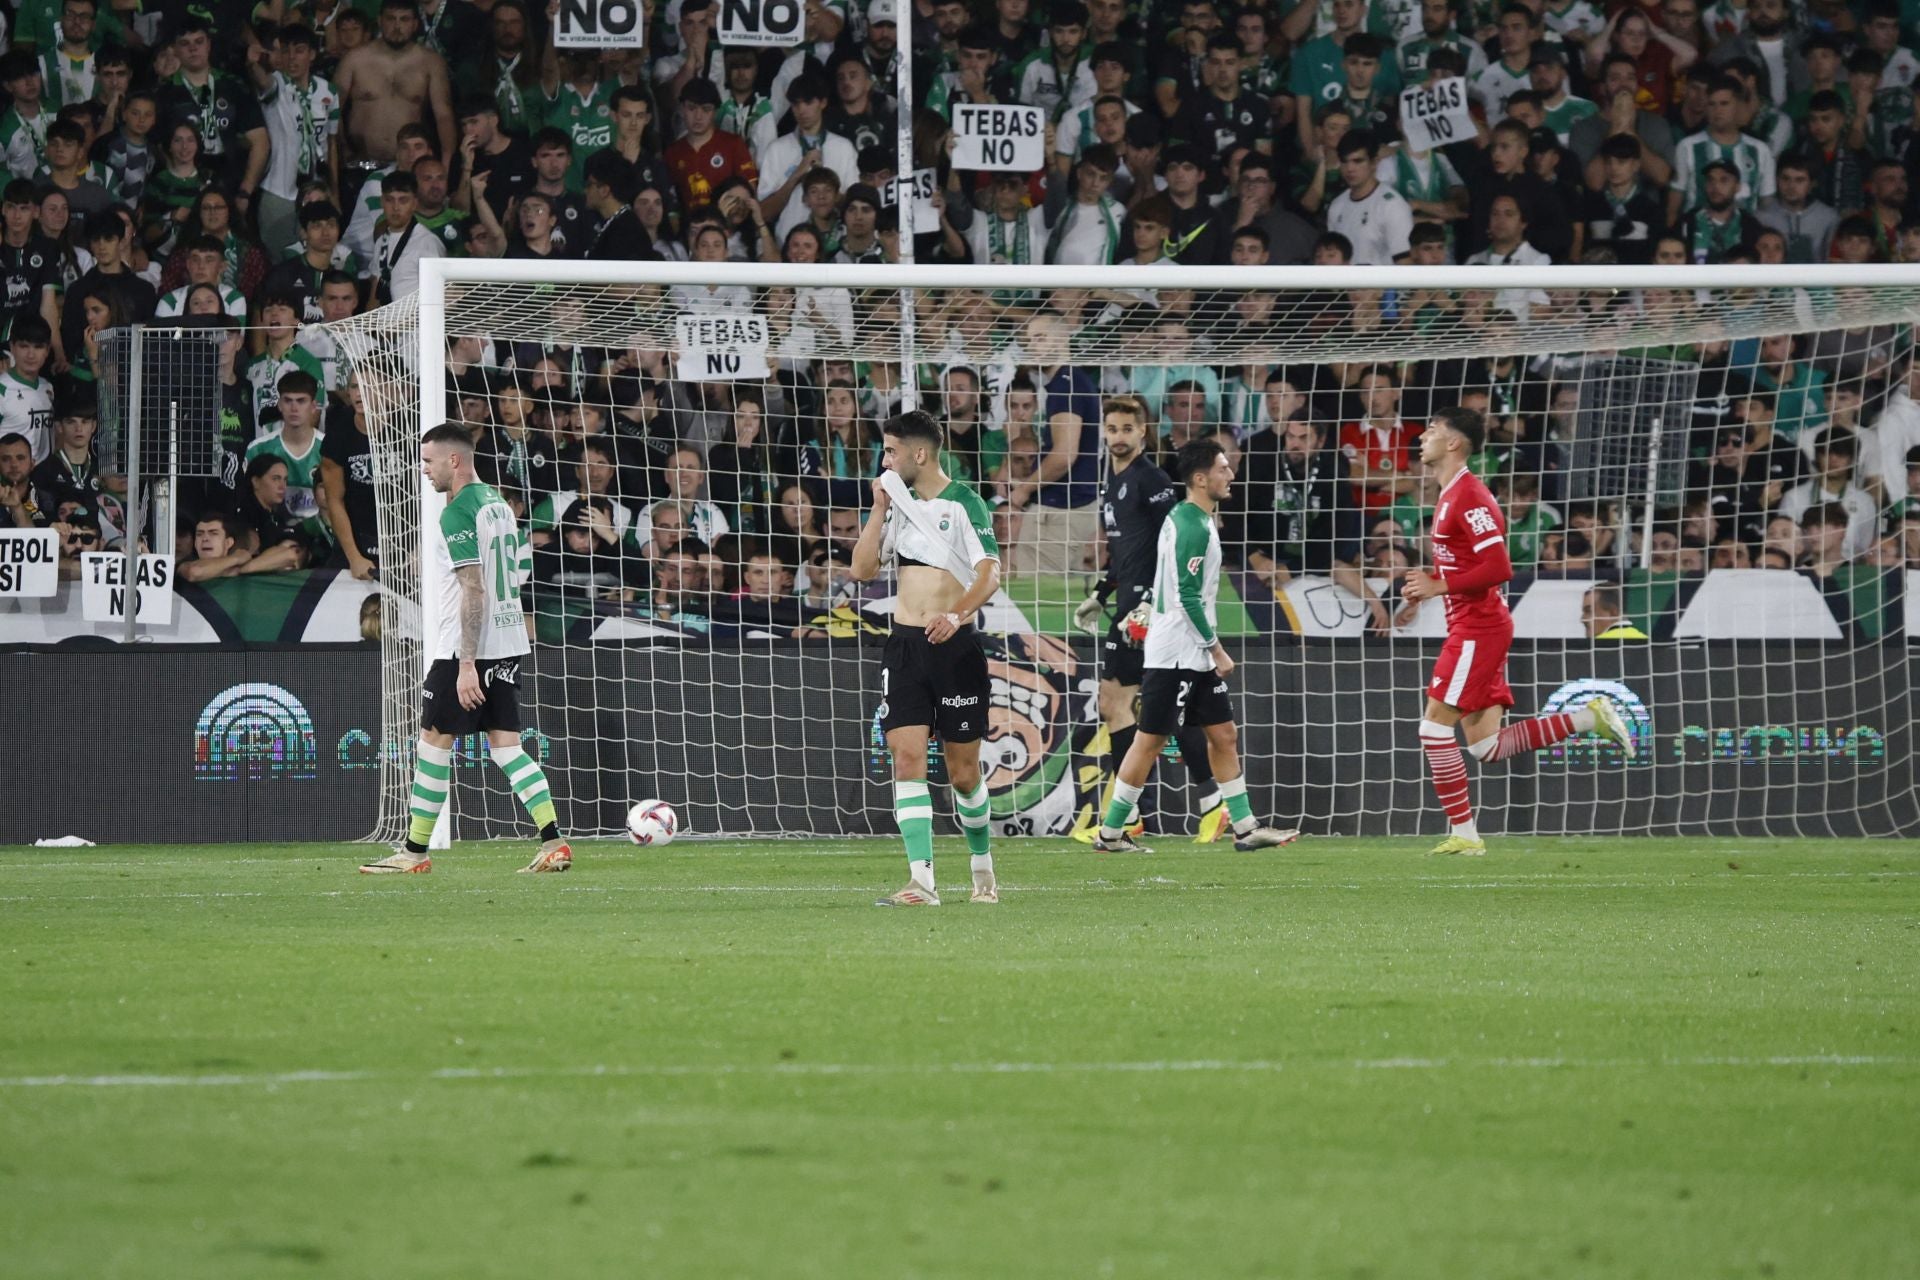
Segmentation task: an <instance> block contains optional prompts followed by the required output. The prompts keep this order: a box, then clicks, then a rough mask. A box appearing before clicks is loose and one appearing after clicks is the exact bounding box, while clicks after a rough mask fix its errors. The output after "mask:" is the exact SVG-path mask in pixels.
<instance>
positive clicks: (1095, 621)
mask: <svg viewBox="0 0 1920 1280" xmlns="http://www.w3.org/2000/svg"><path fill="white" fill-rule="evenodd" d="M1103 604H1104V602H1103V601H1102V600H1101V599H1100V593H1099V592H1098V591H1096V592H1094V593H1093V594H1092V595H1090V596H1088V597H1087V598H1086V599H1085V600H1082V601H1081V602H1080V603H1079V604H1078V605H1076V606H1075V607H1074V610H1073V625H1074V626H1076V627H1078V628H1080V630H1082V631H1084V632H1086V633H1087V634H1088V635H1090V636H1097V635H1099V634H1100V612H1101V608H1102V606H1103Z"/></svg>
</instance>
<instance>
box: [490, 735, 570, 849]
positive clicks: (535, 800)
mask: <svg viewBox="0 0 1920 1280" xmlns="http://www.w3.org/2000/svg"><path fill="white" fill-rule="evenodd" d="M493 762H494V763H495V764H497V765H499V766H500V772H502V773H504V774H506V775H507V785H508V786H510V787H512V788H513V794H515V795H517V796H519V797H520V803H521V804H522V805H524V806H525V807H526V810H527V816H528V817H530V818H532V819H533V825H534V826H536V827H539V828H540V830H541V832H542V834H543V836H544V834H545V832H546V831H547V830H548V829H549V828H552V829H554V830H556V831H557V830H558V829H559V818H558V815H556V814H555V813H554V811H553V793H552V792H550V791H548V790H547V775H546V774H545V773H542V772H541V771H540V765H539V764H538V763H537V762H536V761H535V760H534V758H533V757H532V756H530V755H528V754H527V753H526V752H525V751H522V750H521V749H520V748H519V747H495V748H493Z"/></svg>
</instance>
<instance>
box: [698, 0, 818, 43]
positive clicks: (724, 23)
mask: <svg viewBox="0 0 1920 1280" xmlns="http://www.w3.org/2000/svg"><path fill="white" fill-rule="evenodd" d="M806 16H807V8H806V6H805V5H804V4H802V3H801V2H800V0H720V25H719V28H718V31H719V34H720V43H721V44H723V45H725V46H727V47H728V48H732V47H734V46H735V45H744V46H746V47H747V48H752V49H788V48H792V47H793V46H794V45H797V44H799V43H800V42H801V40H802V39H803V38H804V32H803V28H804V27H805V25H806Z"/></svg>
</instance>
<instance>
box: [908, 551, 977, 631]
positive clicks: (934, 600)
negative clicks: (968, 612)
mask: <svg viewBox="0 0 1920 1280" xmlns="http://www.w3.org/2000/svg"><path fill="white" fill-rule="evenodd" d="M965 594H967V589H966V588H965V587H963V586H961V585H960V581H959V579H957V578H955V577H954V576H953V575H952V574H951V573H948V572H947V571H946V570H945V569H933V568H929V567H928V566H926V565H920V564H908V565H902V566H900V603H899V606H898V607H897V608H895V609H894V611H893V620H894V623H895V625H897V626H903V627H924V626H926V625H927V624H928V623H929V622H932V621H933V620H934V619H935V618H937V617H939V616H940V615H941V614H943V613H950V612H952V611H953V606H954V605H956V604H958V603H959V602H960V597H961V596H964V595H965Z"/></svg>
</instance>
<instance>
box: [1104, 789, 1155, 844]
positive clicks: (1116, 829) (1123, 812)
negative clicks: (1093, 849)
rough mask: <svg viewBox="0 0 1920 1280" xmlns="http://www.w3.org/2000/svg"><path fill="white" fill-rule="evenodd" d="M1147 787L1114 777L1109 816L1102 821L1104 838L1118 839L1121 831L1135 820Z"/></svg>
mask: <svg viewBox="0 0 1920 1280" xmlns="http://www.w3.org/2000/svg"><path fill="white" fill-rule="evenodd" d="M1144 790H1146V788H1145V787H1135V786H1129V785H1128V784H1127V783H1124V782H1121V781H1120V780H1119V779H1117V778H1116V779H1114V783H1113V799H1112V800H1110V801H1108V802H1107V816H1106V818H1105V819H1104V820H1103V821H1102V822H1101V823H1100V838H1101V839H1102V840H1118V839H1119V838H1120V833H1121V832H1123V831H1125V830H1126V829H1127V827H1128V826H1130V825H1131V824H1132V822H1133V815H1134V814H1135V813H1136V812H1137V811H1138V810H1139V808H1140V793H1141V792H1142V791H1144Z"/></svg>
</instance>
